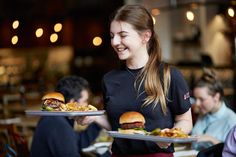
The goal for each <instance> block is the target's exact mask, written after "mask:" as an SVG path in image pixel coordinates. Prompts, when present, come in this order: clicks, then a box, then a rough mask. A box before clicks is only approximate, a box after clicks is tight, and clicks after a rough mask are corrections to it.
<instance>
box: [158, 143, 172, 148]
mask: <svg viewBox="0 0 236 157" xmlns="http://www.w3.org/2000/svg"><path fill="white" fill-rule="evenodd" d="M156 144H157V145H158V146H159V147H160V148H161V149H167V148H168V147H169V146H170V144H171V143H167V142H156Z"/></svg>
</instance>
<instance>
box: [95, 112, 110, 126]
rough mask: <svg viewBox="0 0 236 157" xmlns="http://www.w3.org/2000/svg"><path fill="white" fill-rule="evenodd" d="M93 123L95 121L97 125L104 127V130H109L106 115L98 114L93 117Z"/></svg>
mask: <svg viewBox="0 0 236 157" xmlns="http://www.w3.org/2000/svg"><path fill="white" fill-rule="evenodd" d="M95 123H97V124H98V125H99V126H101V127H102V128H104V129H106V130H111V125H110V123H109V121H108V119H107V116H106V115H102V116H98V117H97V118H96V119H95Z"/></svg>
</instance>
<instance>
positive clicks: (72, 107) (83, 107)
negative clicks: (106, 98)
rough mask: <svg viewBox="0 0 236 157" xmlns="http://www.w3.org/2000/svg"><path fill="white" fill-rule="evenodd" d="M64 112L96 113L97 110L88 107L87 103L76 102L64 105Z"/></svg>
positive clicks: (90, 106) (93, 107)
mask: <svg viewBox="0 0 236 157" xmlns="http://www.w3.org/2000/svg"><path fill="white" fill-rule="evenodd" d="M66 106H67V110H66V111H97V108H96V107H95V106H93V105H88V104H87V103H83V104H80V103H77V102H69V103H67V104H66Z"/></svg>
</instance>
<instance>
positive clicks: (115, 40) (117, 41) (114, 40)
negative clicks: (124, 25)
mask: <svg viewBox="0 0 236 157" xmlns="http://www.w3.org/2000/svg"><path fill="white" fill-rule="evenodd" d="M120 42H121V39H120V37H119V36H117V35H115V36H114V37H113V38H112V39H111V45H112V46H116V45H119V44H120Z"/></svg>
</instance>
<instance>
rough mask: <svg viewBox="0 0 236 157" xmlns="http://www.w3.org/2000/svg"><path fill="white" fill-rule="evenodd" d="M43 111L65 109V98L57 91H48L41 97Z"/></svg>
mask: <svg viewBox="0 0 236 157" xmlns="http://www.w3.org/2000/svg"><path fill="white" fill-rule="evenodd" d="M41 108H42V110H43V111H66V110H67V108H66V105H65V98H64V96H63V95H62V94H61V93H59V92H50V93H47V94H45V95H44V96H43V97H42V107H41Z"/></svg>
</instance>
